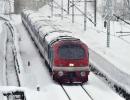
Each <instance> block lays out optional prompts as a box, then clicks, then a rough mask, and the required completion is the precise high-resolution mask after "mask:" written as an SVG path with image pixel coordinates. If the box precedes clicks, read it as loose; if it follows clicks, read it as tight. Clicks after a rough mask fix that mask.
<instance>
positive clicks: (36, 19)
mask: <svg viewBox="0 0 130 100" xmlns="http://www.w3.org/2000/svg"><path fill="white" fill-rule="evenodd" d="M26 14H28V15H27V16H28V17H27V19H28V20H29V21H30V22H31V24H32V26H33V27H34V28H35V30H36V31H37V32H38V34H39V35H40V37H42V38H43V39H45V40H46V42H47V43H48V44H50V43H53V42H54V41H57V40H61V39H71V40H79V39H78V38H75V37H74V36H75V34H74V33H72V32H71V31H68V30H66V29H64V27H63V25H62V24H60V23H57V21H55V20H52V19H51V18H48V17H45V16H43V15H42V14H40V13H37V12H33V13H32V12H31V11H29V12H26Z"/></svg>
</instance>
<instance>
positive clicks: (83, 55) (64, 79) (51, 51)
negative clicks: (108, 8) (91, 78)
mask: <svg viewBox="0 0 130 100" xmlns="http://www.w3.org/2000/svg"><path fill="white" fill-rule="evenodd" d="M21 19H22V23H23V24H24V26H25V28H26V29H27V30H28V31H29V34H30V35H31V37H32V39H33V41H34V42H35V44H36V46H37V47H38V49H39V50H40V53H41V54H42V56H43V58H44V59H45V62H46V64H47V65H48V66H49V69H50V73H51V74H50V75H51V77H52V79H53V80H54V81H56V82H58V83H60V84H76V83H77V84H83V83H86V82H87V81H88V75H89V72H90V70H89V69H90V68H89V51H88V46H87V45H86V44H85V43H83V42H82V41H81V39H79V38H78V37H76V36H75V33H74V32H71V31H68V30H66V29H64V28H63V25H62V24H61V23H60V24H59V23H56V21H55V20H54V19H52V18H50V17H48V16H43V14H41V13H38V12H36V11H31V10H23V11H22V13H21Z"/></svg>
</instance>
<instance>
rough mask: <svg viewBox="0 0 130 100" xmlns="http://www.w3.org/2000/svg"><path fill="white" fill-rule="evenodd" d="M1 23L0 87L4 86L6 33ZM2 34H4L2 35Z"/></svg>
mask: <svg viewBox="0 0 130 100" xmlns="http://www.w3.org/2000/svg"><path fill="white" fill-rule="evenodd" d="M2 23H3V22H1V24H0V26H1V29H0V44H1V48H0V54H1V55H0V85H6V70H5V69H6V42H7V32H6V28H5V26H4V25H3V24H2ZM3 33H4V34H3Z"/></svg>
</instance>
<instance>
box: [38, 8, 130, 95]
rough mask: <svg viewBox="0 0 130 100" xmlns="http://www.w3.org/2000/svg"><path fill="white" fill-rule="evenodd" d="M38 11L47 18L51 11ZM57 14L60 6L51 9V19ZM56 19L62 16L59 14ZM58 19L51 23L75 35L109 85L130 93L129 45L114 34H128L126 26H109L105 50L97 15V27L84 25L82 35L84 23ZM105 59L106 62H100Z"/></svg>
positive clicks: (114, 24) (68, 17)
mask: <svg viewBox="0 0 130 100" xmlns="http://www.w3.org/2000/svg"><path fill="white" fill-rule="evenodd" d="M39 11H40V12H42V13H43V14H44V15H46V16H51V8H50V7H49V6H45V7H43V8H41V9H40V10H39ZM44 11H46V12H44ZM60 11H61V10H60V9H59V6H54V12H53V14H54V15H57V14H59V13H60ZM59 15H61V13H60V14H59ZM59 17H60V18H58V17H55V16H53V19H54V20H55V21H57V23H60V24H62V25H63V26H64V27H65V28H68V29H70V30H71V31H73V32H75V33H76V35H78V36H79V37H80V38H81V39H82V40H83V41H84V42H85V43H86V44H87V45H88V46H89V48H90V62H92V63H93V64H95V65H96V68H97V69H98V70H99V71H100V72H101V73H103V74H104V75H105V76H106V77H107V78H108V79H109V80H110V81H112V83H113V84H115V85H118V86H119V87H121V88H123V89H124V90H125V91H126V92H128V93H130V87H129V84H130V79H129V78H128V77H130V67H129V66H130V60H129V57H130V53H129V51H130V44H129V43H128V41H127V42H126V40H125V38H126V39H127V40H129V39H130V37H129V36H128V37H119V34H117V32H119V31H120V30H121V29H122V31H128V29H129V28H130V26H128V25H127V27H128V28H127V27H126V25H125V26H123V25H121V24H120V23H121V22H111V35H110V47H109V48H107V47H106V42H107V41H106V38H107V33H106V31H107V30H106V29H105V28H104V27H103V20H101V19H102V18H101V17H100V15H98V17H97V19H98V21H97V27H93V25H92V24H91V23H90V22H89V21H87V23H88V24H87V31H86V32H85V31H82V28H81V26H82V24H81V23H80V22H81V21H82V20H83V19H81V18H79V17H77V18H76V17H75V23H74V24H71V17H70V16H68V15H67V14H65V13H64V17H63V20H60V19H61V16H59ZM126 28H127V29H126ZM81 34H82V35H81ZM91 51H93V52H91ZM93 54H94V55H95V56H97V55H98V56H99V57H100V58H101V59H103V60H98V59H97V58H95V56H94V57H92V55H93ZM126 55H127V56H126ZM105 59H106V61H105V62H101V61H104V60H105ZM108 63H109V64H108ZM109 65H110V66H109Z"/></svg>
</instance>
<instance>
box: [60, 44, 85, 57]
mask: <svg viewBox="0 0 130 100" xmlns="http://www.w3.org/2000/svg"><path fill="white" fill-rule="evenodd" d="M58 52H59V57H60V58H63V59H82V58H84V56H85V50H84V48H82V47H81V46H80V45H76V44H64V45H62V46H60V47H59V51H58Z"/></svg>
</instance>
